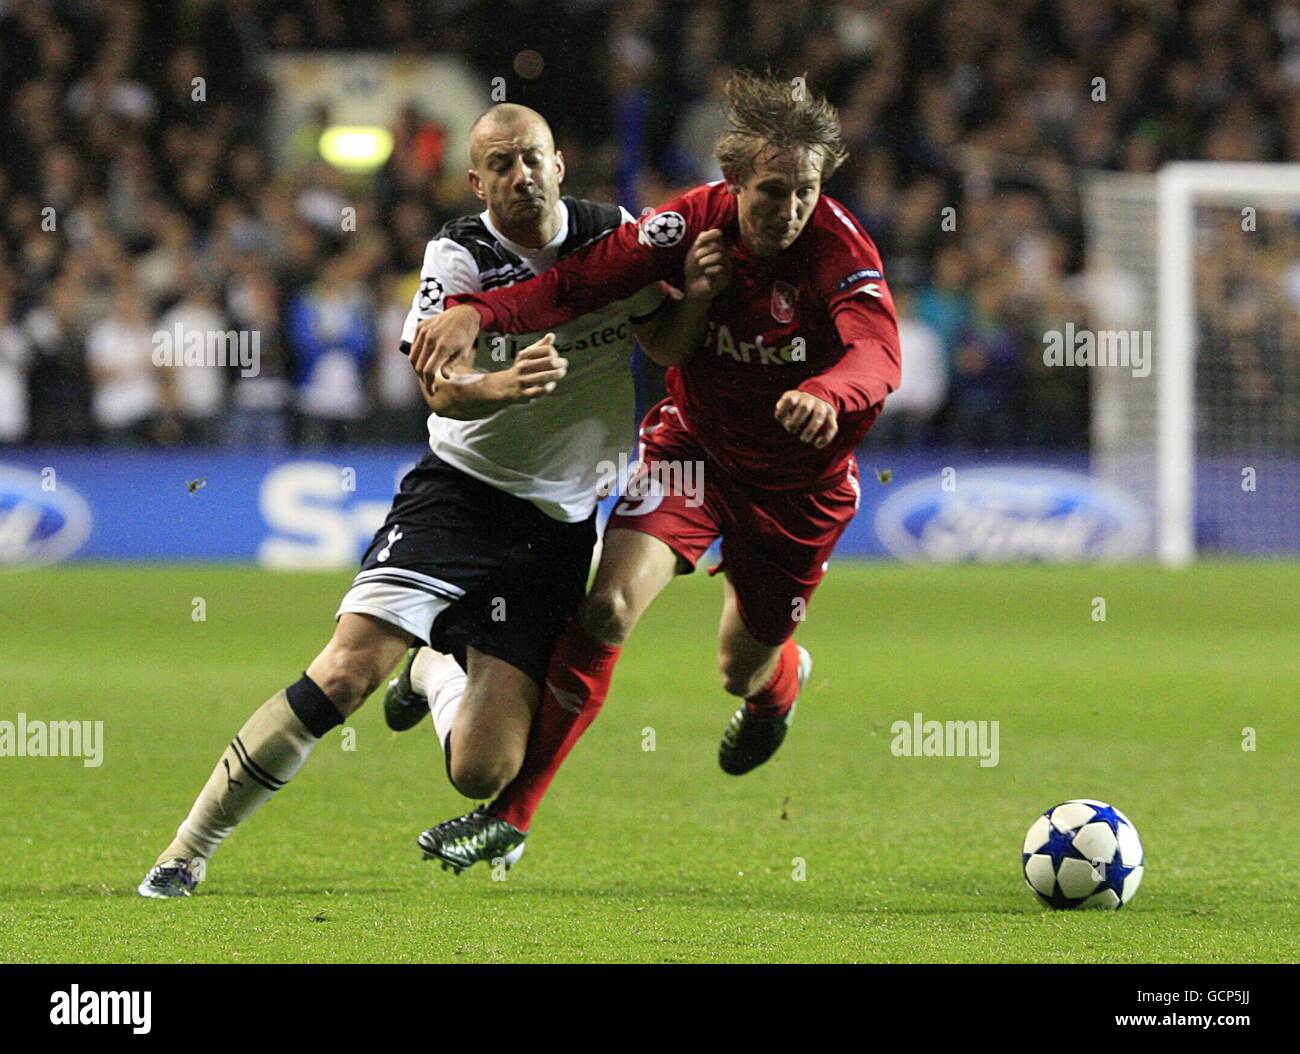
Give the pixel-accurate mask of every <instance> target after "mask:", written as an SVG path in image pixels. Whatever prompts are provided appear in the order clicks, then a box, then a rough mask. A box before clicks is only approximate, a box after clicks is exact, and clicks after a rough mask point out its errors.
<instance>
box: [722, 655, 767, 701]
mask: <svg viewBox="0 0 1300 1054" xmlns="http://www.w3.org/2000/svg"><path fill="white" fill-rule="evenodd" d="M759 672H760V671H759V669H758V668H756V667H755V666H754V665H753V663H751V662H744V661H743V660H741V659H740V658H738V657H737V656H735V655H732V654H730V653H729V652H725V651H724V652H721V653H719V655H718V673H719V674H721V675H722V690H723V691H724V692H726V693H727V694H728V695H738V696H741V697H744V696H749V695H753V694H754V693H755V692H756V691H758V689H759V688H761V687H762V684H760V683H757V682H759V681H760V680H761V678H760V677H759V676H758V675H759Z"/></svg>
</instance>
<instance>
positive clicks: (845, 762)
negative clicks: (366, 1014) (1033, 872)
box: [0, 562, 1300, 962]
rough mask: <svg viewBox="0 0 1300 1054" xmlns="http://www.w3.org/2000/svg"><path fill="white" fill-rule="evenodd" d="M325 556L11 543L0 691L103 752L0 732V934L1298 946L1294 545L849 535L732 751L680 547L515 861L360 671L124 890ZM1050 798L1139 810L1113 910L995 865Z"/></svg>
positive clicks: (516, 953) (307, 616)
mask: <svg viewBox="0 0 1300 1054" xmlns="http://www.w3.org/2000/svg"><path fill="white" fill-rule="evenodd" d="M348 581H349V576H348V575H347V574H321V575H286V574H271V573H267V572H262V571H258V570H254V569H246V568H221V567H208V566H194V567H184V566H182V567H171V568H157V567H112V566H101V567H95V566H87V567H69V568H58V569H50V570H39V571H27V572H17V573H14V572H10V573H7V574H5V575H3V577H0V678H2V681H0V698H2V700H3V703H2V705H0V719H3V720H11V721H12V720H15V719H16V717H17V714H18V713H19V712H20V711H21V712H25V713H26V714H27V716H28V718H29V719H30V718H45V719H49V720H67V719H92V720H96V719H97V720H103V722H104V729H105V732H104V736H105V744H104V760H103V764H102V765H101V766H100V767H99V768H86V767H85V766H84V765H83V764H82V762H81V760H79V759H74V758H16V757H3V758H0V802H3V806H4V809H3V811H4V822H3V823H2V824H0V935H2V936H0V960H3V961H7V962H15V961H16V962H35V961H64V962H67V961H71V962H76V961H92V962H94V961H152V962H189V961H215V962H254V961H299V960H311V961H317V960H323V961H367V962H411V961H451V962H478V961H488V962H513V961H536V960H543V961H549V960H563V961H590V960H596V961H651V962H680V961H888V962H900V961H932V962H933V961H938V962H973V961H974V962H982V961H994V962H1036V961H1050V962H1094V961H1096V962H1117V961H1137V962H1181V961H1210V962H1219V961H1250V962H1254V961H1279V960H1283V961H1294V960H1295V959H1296V957H1297V955H1296V953H1297V942H1296V922H1297V915H1298V914H1300V909H1298V908H1297V901H1298V900H1300V847H1298V841H1297V833H1296V830H1297V829H1296V816H1297V804H1300V802H1298V798H1300V790H1298V788H1300V780H1297V771H1298V768H1297V764H1296V759H1297V756H1300V752H1298V751H1297V745H1298V744H1300V647H1298V644H1300V565H1296V564H1294V563H1277V564H1211V565H1204V566H1200V567H1197V568H1195V569H1193V570H1191V571H1188V572H1185V573H1176V574H1175V573H1168V572H1164V571H1161V570H1158V569H1155V568H1142V567H1139V568H1133V567H1115V568H1105V569H1099V568H1064V569H1048V568H1019V569H1006V568H959V569H928V568H908V567H901V566H889V565H877V566H873V565H854V564H851V563H848V562H843V563H840V564H837V565H836V566H835V567H834V568H833V570H832V574H831V575H830V576H829V577H828V578H827V580H826V582H825V584H824V586H823V587H822V589H821V590H820V592H819V593H818V595H817V597H816V599H815V601H814V602H813V604H812V606H811V608H810V612H809V621H808V623H807V625H805V626H804V627H803V628H802V629H801V631H800V635H799V639H800V640H801V641H802V642H803V643H804V644H806V645H807V646H808V647H809V648H810V649H811V651H812V653H813V656H814V659H815V661H816V669H815V671H814V674H813V678H812V681H811V682H810V684H809V686H808V688H807V689H806V691H805V693H804V696H803V698H802V700H801V702H800V710H799V716H798V720H797V722H796V723H795V725H794V728H793V730H792V731H791V734H790V737H789V739H788V740H787V741H786V745H785V747H784V748H783V749H782V751H781V753H780V754H778V755H777V757H776V758H775V759H774V760H773V761H772V762H771V763H769V764H768V765H767V766H765V767H764V768H762V769H759V770H757V771H756V772H754V773H752V774H750V775H748V776H746V777H743V778H740V779H735V778H732V777H729V776H726V775H724V774H723V773H722V772H721V771H720V770H719V769H718V767H717V760H716V753H717V745H718V739H719V736H720V734H721V731H722V728H723V726H724V724H725V722H726V719H727V717H728V715H729V713H730V711H731V709H732V703H731V702H730V701H729V700H728V699H727V698H726V697H725V696H724V695H723V694H722V692H721V691H720V689H719V688H718V678H717V675H716V673H715V671H714V656H713V648H714V634H715V627H716V625H717V615H718V609H719V605H720V597H721V593H720V586H719V584H718V583H717V582H716V581H709V580H706V579H705V578H704V576H703V575H697V576H693V577H692V578H689V579H685V580H682V581H679V582H678V583H676V584H675V585H674V586H673V587H672V588H671V589H670V590H669V591H668V592H667V593H666V594H665V595H664V596H663V597H662V598H661V599H660V600H659V602H658V603H657V604H656V605H655V607H653V608H652V609H651V611H650V613H649V614H648V616H647V617H646V619H645V620H644V622H643V623H642V625H641V626H640V627H639V629H638V631H637V633H636V634H635V636H634V637H633V639H632V641H631V642H630V644H629V646H628V647H627V648H626V650H625V653H624V659H623V661H622V663H621V665H620V667H619V670H618V674H617V676H616V678H615V681H614V687H613V692H612V694H611V696H610V700H609V702H608V703H607V704H606V707H605V710H604V713H603V714H602V716H601V718H600V720H599V721H598V722H597V723H596V724H595V726H594V727H593V728H592V730H591V731H590V732H589V733H588V735H587V736H586V738H585V740H584V741H583V742H582V743H581V744H580V745H579V747H578V748H577V749H576V750H575V752H574V754H573V755H572V756H571V758H570V760H569V763H568V765H567V766H566V768H565V769H564V771H562V772H561V774H560V776H559V778H558V779H557V780H556V783H555V784H554V786H553V788H552V791H551V794H550V796H549V798H548V799H547V801H546V802H545V804H544V805H543V807H542V811H541V812H540V813H539V815H538V817H537V820H536V821H535V823H534V826H533V833H532V835H531V837H530V840H529V845H528V853H527V854H526V855H525V856H524V859H523V861H522V863H521V864H520V866H519V867H518V868H516V869H515V870H514V871H513V872H511V873H510V874H509V876H508V877H507V878H505V880H504V881H494V880H493V879H492V877H491V874H490V872H489V871H488V870H487V869H486V868H485V867H483V866H479V867H477V868H474V869H472V870H470V871H468V872H466V873H465V874H463V875H461V876H460V877H458V878H457V877H453V876H452V875H450V874H448V873H444V872H442V871H440V870H437V869H436V868H435V867H434V865H432V864H427V863H424V862H422V861H421V860H420V858H419V853H418V851H417V849H416V848H415V844H414V839H415V836H416V834H418V833H419V831H420V830H421V829H423V828H424V827H426V826H428V825H429V824H431V823H433V822H436V821H439V820H443V819H446V818H448V817H450V816H452V815H454V814H457V813H459V812H462V811H464V809H465V808H466V806H467V805H468V803H467V802H466V801H465V800H464V799H462V798H460V797H459V796H458V795H457V794H456V793H455V792H454V791H453V790H452V789H451V788H450V787H449V786H448V784H447V781H446V778H445V775H444V772H443V764H442V756H441V753H440V752H439V751H438V749H437V747H436V745H435V743H434V739H433V735H432V732H431V730H430V726H429V724H428V723H427V722H425V723H424V724H423V725H421V726H420V727H419V728H418V729H416V730H415V731H413V732H409V733H406V734H404V735H400V736H399V735H394V734H393V733H390V732H389V731H388V730H387V729H386V728H385V727H384V724H383V715H382V713H381V712H380V707H379V705H378V699H377V698H376V699H372V700H371V702H370V703H369V704H368V705H367V706H366V707H365V708H363V710H362V711H361V712H360V713H359V714H358V715H357V716H356V717H355V718H354V719H353V721H352V723H351V724H350V726H349V727H351V728H354V729H355V735H354V737H351V738H352V740H353V741H352V742H351V744H350V745H351V746H353V747H354V748H355V749H352V750H346V749H344V746H345V745H348V744H346V743H345V741H344V739H343V737H342V736H341V735H340V734H339V733H338V732H334V733H331V735H330V736H329V737H328V739H327V740H326V741H325V742H324V743H322V745H321V746H320V747H319V748H318V749H317V750H316V753H315V755H314V756H313V757H312V759H311V760H310V761H309V763H308V764H307V766H306V767H305V768H304V769H303V771H302V772H301V773H300V774H299V776H298V778H297V779H296V780H295V781H294V782H293V783H292V784H291V785H290V786H289V787H288V788H287V789H286V790H285V791H283V792H281V793H280V794H279V795H277V797H276V799H275V800H273V801H272V802H271V803H270V804H269V805H268V806H267V807H266V808H264V809H263V810H262V811H261V812H260V813H258V814H257V815H256V816H254V817H253V818H252V819H251V820H250V821H249V822H248V823H247V824H246V825H245V826H244V827H242V828H241V829H240V830H239V831H237V832H236V834H235V835H234V836H233V837H232V838H231V839H230V841H229V842H228V843H227V844H226V846H225V847H224V848H223V849H222V850H221V852H220V853H218V854H217V855H216V857H215V858H214V859H213V861H212V863H211V866H210V869H209V876H208V882H207V883H206V884H205V885H204V886H202V887H201V891H200V893H199V894H198V895H197V896H195V897H193V898H192V899H189V900H182V901H174V902H156V901H145V900H142V899H140V898H138V897H136V896H135V894H134V889H135V885H136V883H137V882H138V881H139V879H140V877H141V876H142V875H143V873H144V871H145V870H146V869H147V867H148V866H149V864H150V863H152V861H153V857H154V855H155V854H156V853H157V852H158V851H159V850H160V849H161V848H162V846H164V845H165V844H166V843H167V841H168V840H169V837H170V835H171V833H172V831H173V830H174V829H175V827H176V825H177V823H178V822H179V821H180V819H181V818H182V816H183V815H184V814H185V812H186V810H187V809H188V807H189V805H190V802H191V800H192V799H193V796H194V795H195V793H196V792H197V791H198V789H199V787H200V786H201V785H202V783H203V781H204V779H205V778H206V777H207V775H208V772H209V771H210V769H211V766H212V765H213V764H214V763H215V761H216V759H217V757H218V755H219V754H220V752H221V750H222V748H223V747H224V745H225V744H226V742H227V741H228V740H229V739H230V737H231V735H232V734H233V733H234V732H235V730H236V729H237V728H238V727H239V726H240V724H242V722H243V721H244V719H245V717H246V716H247V715H248V714H249V713H250V712H251V711H252V710H253V709H254V708H255V707H256V706H258V705H259V704H260V703H261V702H262V701H263V700H264V699H265V698H266V697H267V696H269V695H270V694H272V693H273V692H274V691H276V690H277V689H279V688H281V687H283V686H284V685H286V684H288V683H289V682H290V681H292V680H293V679H295V678H296V677H297V676H298V674H299V673H300V672H301V671H302V669H303V668H304V667H305V666H306V664H307V662H308V661H309V660H310V659H311V658H312V656H313V655H314V654H315V652H316V651H317V650H318V649H319V647H320V646H321V645H322V644H323V643H324V642H325V640H326V639H327V638H328V635H329V632H330V629H331V625H332V615H333V611H334V605H335V604H336V603H337V600H338V598H339V596H340V595H341V593H342V591H343V589H344V588H345V586H346V584H347V582H348ZM195 597H202V598H204V600H205V602H206V606H207V618H206V621H201V622H196V621H193V620H192V618H191V611H192V600H193V598H195ZM1094 597H1102V598H1104V600H1105V605H1106V619H1105V621H1104V622H1100V621H1094V618H1093V612H1094V604H1093V598H1094ZM918 711H919V712H921V713H922V714H923V715H924V716H925V717H926V718H927V719H931V718H933V719H938V720H941V721H942V720H958V719H973V720H989V721H992V720H996V721H999V722H1000V743H999V746H1000V761H999V764H998V765H997V766H996V767H989V768H982V767H980V766H979V765H978V763H977V761H976V760H975V759H973V758H933V757H931V758H926V757H895V756H894V755H893V754H892V753H891V751H890V742H891V739H892V736H891V732H890V725H891V724H892V723H893V722H894V721H897V720H910V719H911V715H912V714H913V713H915V712H918ZM1247 729H1253V730H1254V732H1253V736H1254V744H1253V745H1254V749H1253V750H1244V749H1243V744H1246V745H1250V744H1249V742H1248V737H1249V735H1250V733H1248V732H1245V731H1243V730H1247ZM652 740H653V743H652V742H651V741H652ZM650 745H653V747H654V749H653V750H650V749H645V748H646V747H647V746H650ZM1073 797H1096V798H1102V799H1104V800H1107V801H1110V802H1112V803H1114V804H1116V805H1118V806H1119V807H1120V808H1121V809H1123V810H1124V811H1125V812H1126V813H1127V814H1128V815H1129V816H1130V817H1131V818H1132V819H1133V821H1134V822H1135V823H1136V824H1137V827H1138V830H1139V831H1140V833H1141V835H1142V838H1143V842H1144V845H1145V848H1146V854H1147V870H1146V878H1145V881H1144V883H1143V886H1142V889H1141V892H1140V893H1139V894H1138V896H1137V898H1136V900H1135V901H1134V902H1133V904H1132V905H1131V906H1130V907H1128V908H1125V909H1124V910H1123V911H1120V912H1118V913H1102V912H1086V913H1085V912H1075V913H1053V912H1050V911H1047V910H1045V909H1043V908H1041V907H1040V906H1039V905H1038V903H1037V901H1036V900H1035V898H1034V897H1033V896H1032V895H1031V894H1030V892H1029V891H1028V889H1027V888H1026V886H1025V884H1024V882H1023V880H1022V878H1021V876H1020V845H1021V840H1022V838H1023V836H1024V833H1025V830H1026V829H1027V827H1028V825H1029V823H1030V822H1031V821H1032V820H1033V819H1034V817H1035V816H1036V815H1037V814H1038V813H1039V812H1041V811H1042V810H1043V809H1045V808H1047V807H1048V806H1051V805H1054V804H1056V803H1057V802H1059V801H1061V800H1064V799H1067V798H1073ZM800 861H801V862H802V864H800ZM800 872H801V873H802V880H801V881H800V880H797V878H798V877H799V874H800Z"/></svg>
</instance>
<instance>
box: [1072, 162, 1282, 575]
mask: <svg viewBox="0 0 1300 1054" xmlns="http://www.w3.org/2000/svg"><path fill="white" fill-rule="evenodd" d="M1084 218H1085V223H1086V232H1087V244H1086V274H1085V283H1086V289H1085V294H1086V300H1087V303H1088V311H1089V325H1090V326H1091V327H1092V328H1093V330H1095V331H1097V333H1098V337H1097V339H1098V341H1099V343H1101V342H1103V341H1104V339H1105V337H1104V336H1103V334H1104V333H1112V332H1119V333H1125V334H1129V335H1130V338H1131V339H1132V340H1137V339H1138V338H1139V335H1140V334H1144V333H1150V334H1151V347H1152V351H1153V354H1152V356H1151V360H1150V363H1149V365H1150V370H1149V373H1146V372H1145V371H1143V370H1136V369H1128V368H1118V367H1116V366H1113V365H1112V366H1103V367H1099V368H1095V369H1093V371H1092V374H1091V384H1092V423H1091V431H1092V435H1091V447H1092V471H1093V473H1094V474H1095V475H1096V476H1098V477H1099V478H1101V479H1104V480H1106V481H1107V482H1110V483H1114V484H1116V485H1118V486H1120V487H1123V488H1124V489H1125V490H1127V491H1129V492H1130V493H1131V494H1132V495H1133V496H1134V497H1135V498H1136V499H1138V501H1139V502H1141V503H1142V504H1143V505H1144V506H1145V507H1146V509H1147V511H1148V513H1149V515H1150V517H1151V523H1152V524H1153V530H1152V532H1151V536H1150V546H1149V550H1148V552H1149V554H1151V555H1155V556H1158V557H1159V559H1160V560H1161V562H1163V563H1166V564H1169V565H1172V566H1179V565H1183V564H1186V563H1188V562H1189V561H1191V560H1192V559H1193V558H1194V557H1195V556H1196V555H1197V554H1198V553H1199V554H1204V555H1212V554H1217V555H1225V556H1226V555H1246V556H1265V555H1271V556H1283V555H1290V556H1294V555H1297V554H1300V165H1266V164H1231V163H1211V162H1205V163H1201V162H1188V163H1176V164H1171V165H1167V166H1166V167H1165V168H1164V169H1162V170H1161V172H1160V173H1159V174H1158V175H1156V176H1142V175H1127V174H1125V175H1111V174H1097V175H1094V176H1092V177H1090V179H1089V180H1088V182H1087V184H1086V186H1085V190H1084ZM1144 373H1145V375H1143V374H1144Z"/></svg>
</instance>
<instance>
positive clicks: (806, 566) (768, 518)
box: [608, 400, 861, 645]
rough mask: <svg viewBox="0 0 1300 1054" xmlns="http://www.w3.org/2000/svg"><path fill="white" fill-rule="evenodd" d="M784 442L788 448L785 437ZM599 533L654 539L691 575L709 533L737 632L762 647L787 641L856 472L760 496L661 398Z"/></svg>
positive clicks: (852, 506)
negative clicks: (633, 468) (623, 490)
mask: <svg viewBox="0 0 1300 1054" xmlns="http://www.w3.org/2000/svg"><path fill="white" fill-rule="evenodd" d="M791 442H796V440H795V439H794V438H793V437H792V438H791ZM627 490H628V494H627V495H626V496H624V497H623V498H622V499H620V500H619V502H618V504H617V505H616V506H615V507H614V512H613V513H612V514H611V516H610V519H609V524H608V529H611V530H612V529H615V528H621V529H624V530H632V531H642V532H644V533H645V534H649V535H652V536H653V537H655V538H658V539H659V540H660V541H661V542H663V543H664V544H665V545H667V546H669V548H671V549H672V550H673V551H674V552H675V553H677V555H678V556H680V557H682V559H684V560H685V561H686V562H687V563H689V564H690V566H691V568H692V569H694V567H695V565H696V563H697V562H698V561H699V559H700V557H701V556H703V555H704V553H705V552H706V551H707V550H708V548H709V546H711V545H712V544H713V543H714V541H716V540H717V538H718V537H719V535H721V537H722V563H721V564H719V566H718V567H716V568H714V569H713V570H712V571H711V572H710V573H711V574H712V573H716V572H717V571H718V570H725V571H726V574H727V580H728V581H729V582H730V583H731V585H732V588H733V589H735V591H736V601H737V607H738V608H739V612H740V618H741V620H742V621H743V622H744V623H745V628H746V629H748V630H749V632H750V633H751V634H752V635H753V636H754V637H755V638H756V639H757V640H760V641H762V642H763V643H765V644H771V645H779V644H782V643H784V642H785V641H786V640H788V639H789V638H790V637H791V636H792V635H793V633H794V631H795V628H796V627H797V626H798V625H799V623H800V622H801V621H803V618H804V614H805V612H806V610H807V605H808V598H809V597H811V596H812V593H813V590H814V589H816V588H817V584H818V583H819V582H820V581H821V580H822V576H823V575H825V573H826V564H827V561H828V560H830V556H831V552H832V550H834V548H835V543H836V542H838V541H839V539H840V535H841V534H843V533H844V528H845V527H847V526H848V523H849V521H850V520H851V519H853V514H854V513H855V512H857V509H858V500H859V498H860V496H861V489H860V486H859V482H858V466H857V462H856V461H855V460H854V459H853V458H851V457H850V458H849V462H848V466H847V468H846V470H845V473H844V477H843V479H841V480H840V481H839V482H838V483H835V484H832V485H830V486H826V487H819V488H816V489H813V490H795V491H780V490H777V491H773V490H761V489H759V488H757V487H753V486H750V485H747V484H745V483H742V482H741V481H740V480H738V479H737V478H736V477H735V476H733V475H731V474H729V473H728V472H727V471H726V470H725V469H723V468H722V467H721V466H719V465H718V464H717V462H715V461H713V460H712V459H711V458H710V457H709V456H708V455H707V454H706V453H705V452H704V451H703V450H702V449H701V448H700V445H699V444H698V443H697V442H696V441H695V439H694V438H693V437H692V436H691V435H690V433H689V432H687V431H686V428H685V426H684V425H683V424H682V422H681V418H680V417H679V416H678V413H677V408H676V407H675V406H674V405H673V404H672V403H671V402H670V401H669V400H664V401H663V402H661V403H659V404H658V405H657V406H655V407H653V408H652V409H651V410H650V412H649V413H648V414H646V417H645V420H644V421H643V422H642V424H641V467H640V468H639V469H638V472H637V475H636V476H634V477H633V479H632V481H631V482H630V483H629V486H628V488H627Z"/></svg>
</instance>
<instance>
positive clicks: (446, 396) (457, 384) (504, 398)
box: [420, 333, 569, 421]
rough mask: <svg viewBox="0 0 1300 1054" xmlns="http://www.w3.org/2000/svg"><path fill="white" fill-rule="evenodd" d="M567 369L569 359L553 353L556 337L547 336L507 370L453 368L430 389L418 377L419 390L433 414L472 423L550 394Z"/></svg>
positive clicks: (554, 351)
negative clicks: (490, 371)
mask: <svg viewBox="0 0 1300 1054" xmlns="http://www.w3.org/2000/svg"><path fill="white" fill-rule="evenodd" d="M568 368H569V362H568V360H567V359H564V358H561V357H560V355H559V353H558V352H557V351H556V350H555V334H554V333H548V334H546V336H544V337H543V338H542V339H541V340H539V341H538V342H537V343H536V344H530V345H529V346H528V347H526V348H524V350H523V351H521V352H520V353H519V354H518V355H517V356H516V357H515V361H514V364H513V365H512V366H511V367H510V368H509V369H508V370H499V371H497V372H494V373H489V372H487V371H485V370H477V369H473V368H471V367H465V366H456V367H453V368H451V369H450V370H446V371H443V372H442V373H440V374H439V375H438V377H437V381H436V383H435V385H434V386H433V387H432V388H430V387H429V386H428V385H427V384H426V383H425V380H424V378H423V377H421V378H420V390H421V392H422V393H423V394H424V401H425V402H426V403H428V404H429V409H431V410H432V411H433V412H434V413H436V414H439V415H441V416H443V417H450V418H454V419H455V420H458V421H468V420H475V419H477V418H480V417H487V416H489V415H490V414H494V413H496V412H497V411H498V410H500V409H502V408H503V407H506V406H513V405H515V404H518V403H528V402H532V401H533V400H534V399H540V398H542V397H543V396H546V395H550V394H551V392H553V391H555V388H556V385H558V384H559V383H560V381H562V380H563V379H564V375H565V373H567V372H568Z"/></svg>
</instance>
